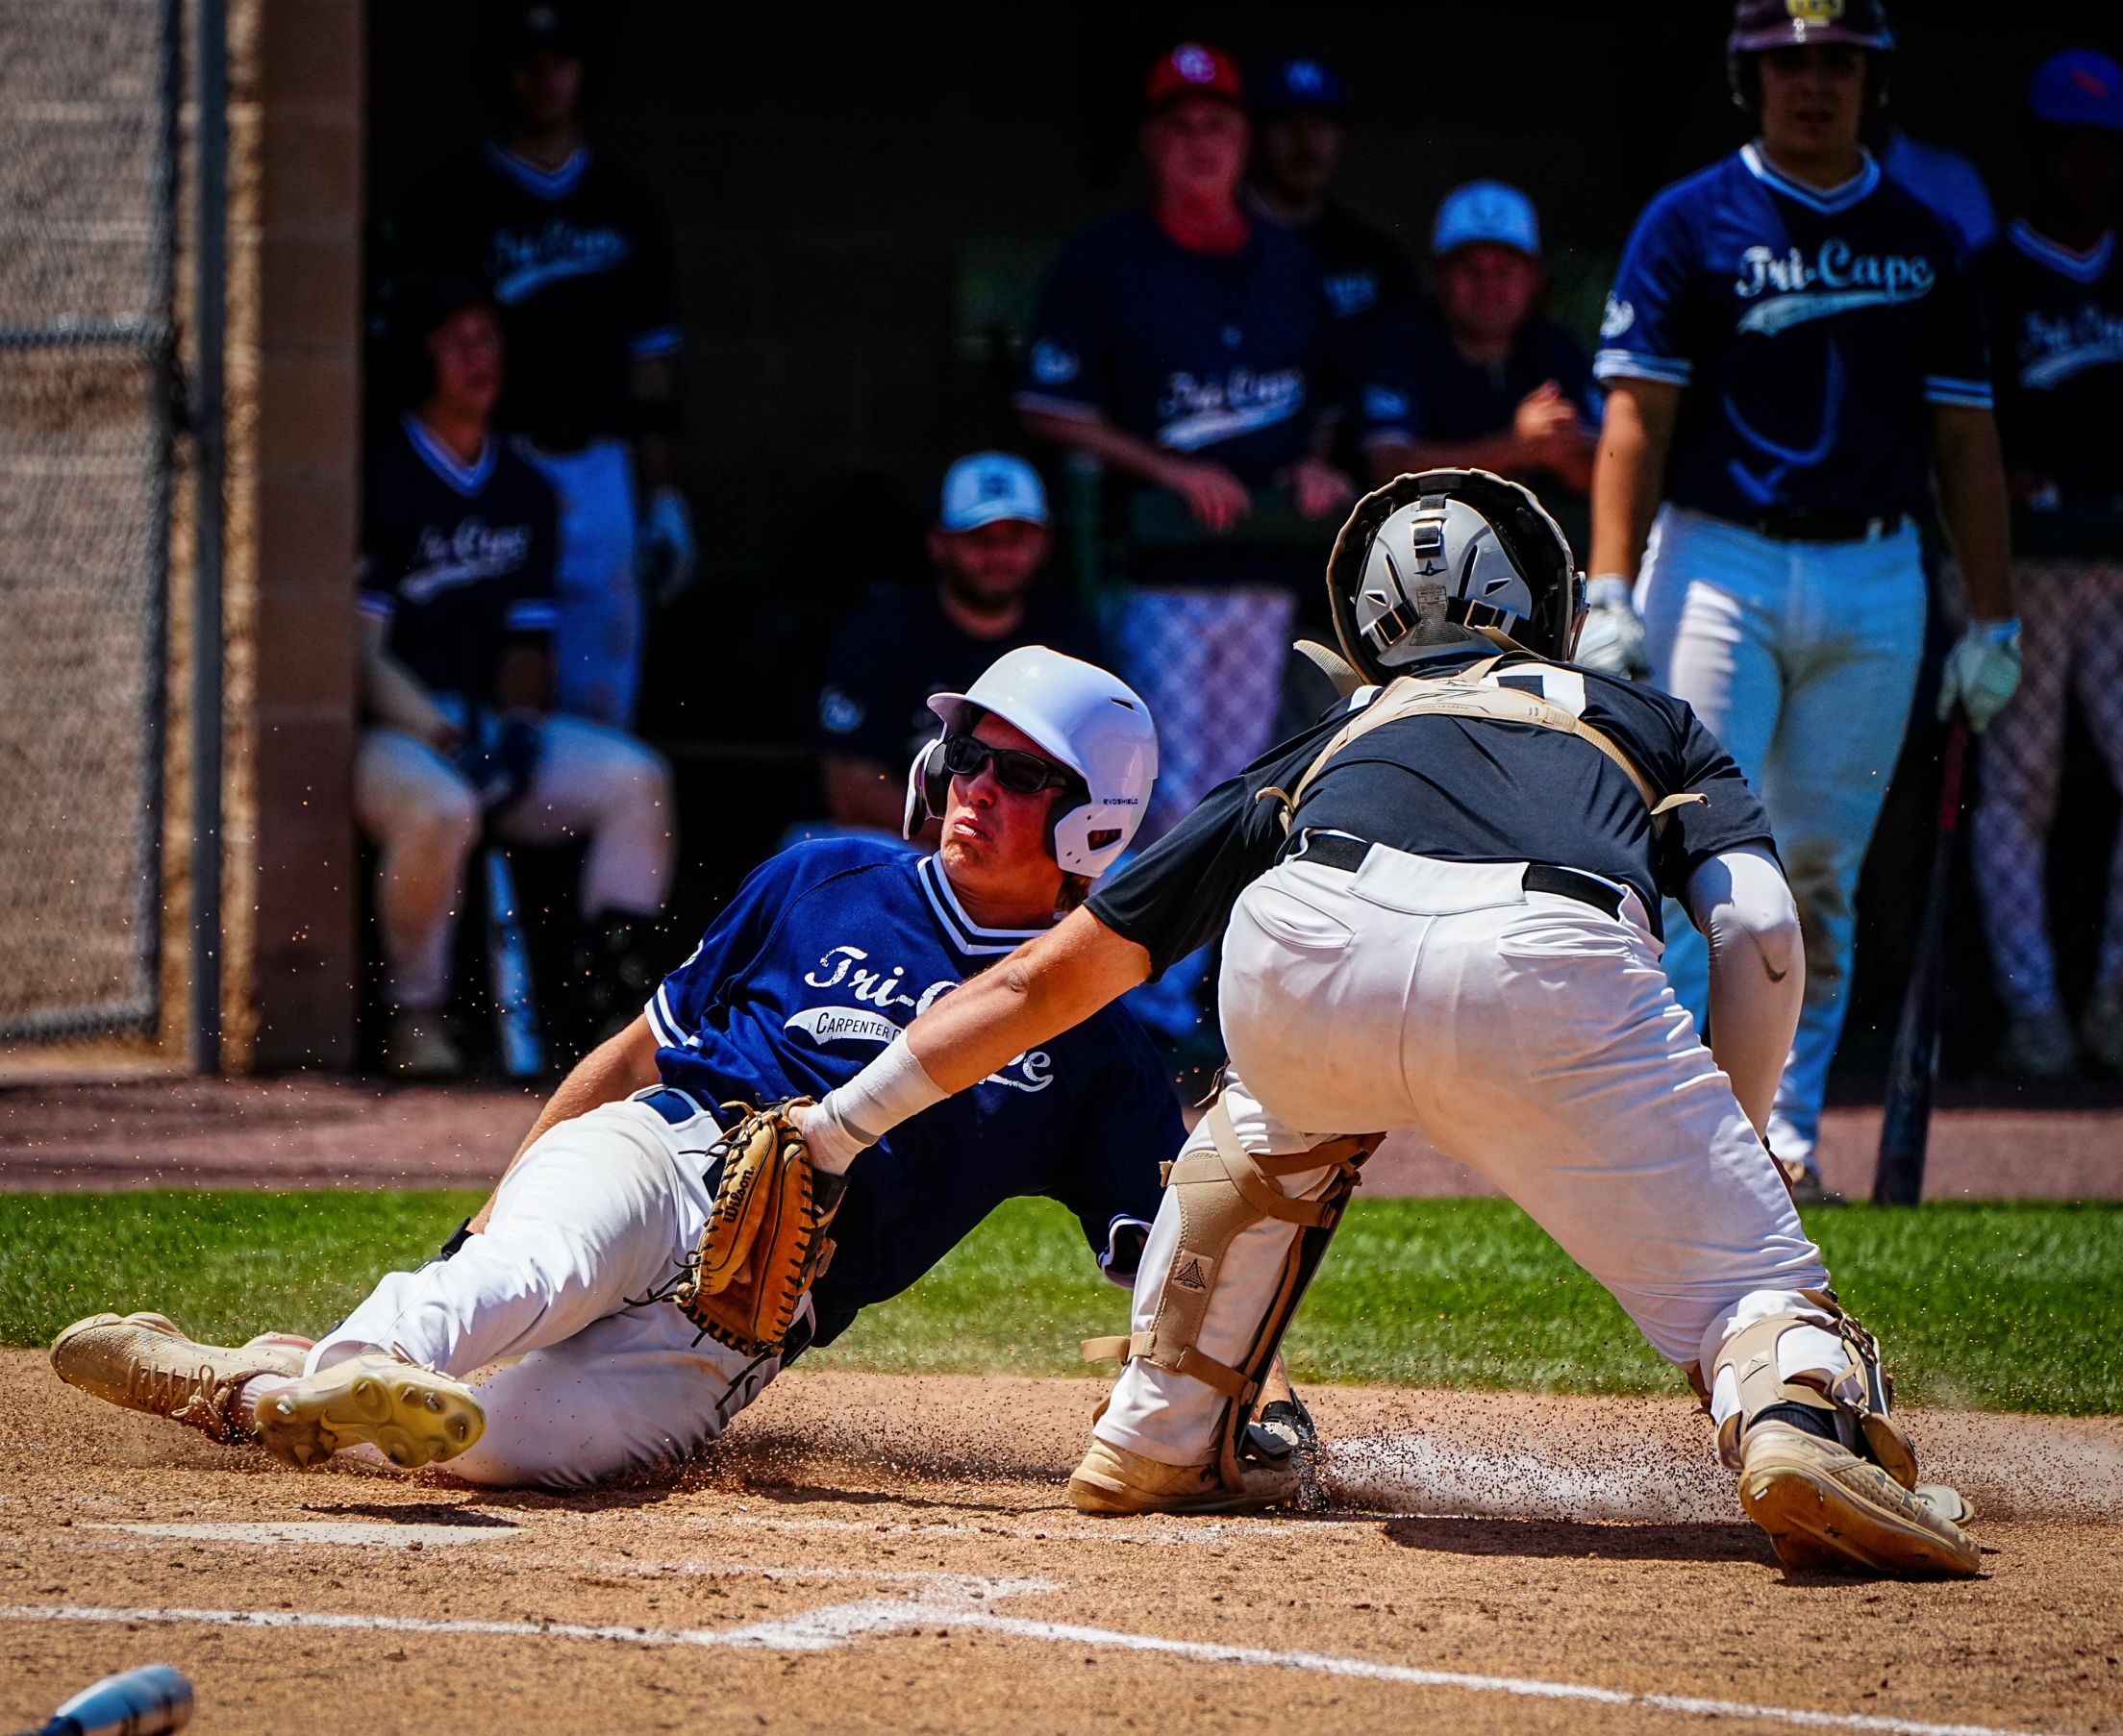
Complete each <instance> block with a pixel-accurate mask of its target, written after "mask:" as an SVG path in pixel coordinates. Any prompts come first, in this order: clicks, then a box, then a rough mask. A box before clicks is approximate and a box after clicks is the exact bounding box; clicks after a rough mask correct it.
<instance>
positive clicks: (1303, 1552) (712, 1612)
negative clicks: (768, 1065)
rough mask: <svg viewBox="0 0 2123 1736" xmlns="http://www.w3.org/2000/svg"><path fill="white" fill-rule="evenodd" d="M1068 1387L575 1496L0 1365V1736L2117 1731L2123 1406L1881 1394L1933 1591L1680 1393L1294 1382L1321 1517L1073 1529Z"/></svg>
mask: <svg viewBox="0 0 2123 1736" xmlns="http://www.w3.org/2000/svg"><path fill="white" fill-rule="evenodd" d="M1099 1390H1100V1388H1099V1387H1098V1386H1097V1385H1096V1384H1094V1383H1089V1382H1075V1381H1021V1380H1004V1379H987V1380H971V1379H949V1378H889V1377H871V1376H845V1375H834V1374H824V1373H809V1372H807V1371H804V1370H801V1369H799V1370H796V1371H794V1372H792V1373H791V1374H790V1375H788V1376H785V1378H784V1379H783V1380H781V1381H779V1382H777V1383H776V1384H775V1385H774V1386H773V1387H772V1388H771V1389H770V1390H769V1391H768V1393H767V1395H766V1397H765V1398H764V1399H762V1401H760V1403H759V1404H757V1405H756V1406H755V1407H754V1408H753V1409H752V1410H750V1411H748V1412H746V1413H745V1414H744V1416H743V1417H742V1418H741V1419H740V1420H739V1421H738V1423H737V1425H736V1426H735V1427H734V1429H733V1430H732V1432H731V1435H730V1436H729V1437H728V1438H727V1439H726V1440H724V1441H723V1442H721V1443H718V1444H717V1445H716V1446H715V1447H714V1448H712V1450H711V1451H709V1452H708V1454H707V1455H705V1456H704V1457H703V1458H702V1459H701V1460H700V1461H698V1462H696V1463H694V1464H692V1465H690V1466H688V1467H687V1468H685V1469H684V1470H682V1471H678V1472H674V1473H671V1474H668V1475H665V1476H658V1477H653V1478H647V1479H643V1480H641V1481H639V1482H638V1483H636V1484H634V1485H632V1486H629V1487H626V1488H619V1489H611V1490H606V1491H603V1492H600V1493H598V1494H595V1495H589V1496H582V1497H574V1498H568V1497H556V1496H548V1495H538V1494H507V1493H494V1492H489V1491H481V1490H476V1489H472V1488H469V1487H466V1486H464V1485H462V1484H456V1483H453V1482H451V1481H450V1480H449V1478H448V1477H447V1476H446V1475H443V1474H442V1473H440V1472H430V1473H425V1474H422V1475H420V1476H411V1477H409V1476H398V1475H395V1474H391V1473H388V1472H387V1471H382V1470H374V1471H371V1470H368V1469H365V1468H362V1467H360V1466H357V1465H343V1464H342V1466H341V1467H339V1468H335V1469H333V1470H331V1471H328V1472H324V1473H317V1474H311V1475H300V1474H295V1473H290V1472H286V1471H283V1470H281V1469H280V1468H279V1467H277V1466H275V1465H273V1464H272V1463H271V1462H270V1461H269V1460H267V1459H265V1458H264V1457H263V1456H262V1454H260V1453H258V1452H257V1451H252V1450H233V1451H232V1450H225V1449H220V1448H216V1447H214V1446H212V1444H211V1443H209V1442H207V1441H206V1440H204V1439H203V1438H201V1437H200V1436H198V1435H196V1434H192V1433H190V1432H188V1431H187V1430H184V1429H181V1428H179V1427H178V1426H175V1425H172V1424H168V1423H164V1422H162V1421H161V1420H159V1419H156V1418H149V1417H141V1416H135V1415H131V1414H129V1413H126V1412H122V1411H118V1410H114V1409H112V1408H110V1407H107V1406H104V1405H101V1404H98V1403H97V1402H95V1401H92V1400H89V1399H87V1397H85V1396H83V1395H81V1394H79V1393H76V1392H73V1391H71V1390H70V1389H68V1388H65V1387H63V1386H62V1385H61V1384H60V1383H59V1382H58V1381H57V1380H56V1379H55V1378H54V1377H53V1376H51V1374H50V1372H49V1370H48V1368H47V1367H46V1366H45V1364H44V1361H43V1358H42V1357H41V1356H39V1355H37V1353H35V1352H7V1353H5V1355H4V1356H0V1415H5V1416H6V1417H7V1418H8V1419H9V1421H8V1424H7V1426H6V1429H5V1433H4V1435H0V1468H4V1469H0V1540H4V1541H0V1606H4V1607H0V1724H5V1725H7V1727H11V1728H12V1727H13V1725H14V1724H22V1723H27V1722H31V1721H33V1720H36V1719H38V1718H41V1717H43V1716H44V1715H46V1714H47V1713H48V1712H49V1711H50V1710H51V1708H52V1707H53V1706H54V1705H56V1704H57V1703H58V1702H59V1700H60V1699H62V1698H63V1697H64V1696H65V1695H66V1694H68V1693H70V1692H72V1691H73V1690H74V1689H75V1688H77V1687H79V1686H80V1685H81V1684H82V1683H84V1682H86V1681H87V1680H88V1679H89V1678H90V1677H92V1676H95V1675H98V1674H103V1673H105V1672H108V1671H111V1670H114V1669H119V1668H124V1667H129V1666H131V1665H135V1664H139V1663H145V1662H150V1661H157V1660H162V1661H168V1662H174V1663H176V1664H178V1665H179V1666H180V1667H182V1668H183V1669H185V1670H186V1671H187V1673H188V1674H190V1675H191V1677H192V1678H193V1680H194V1682H195V1683H196V1684H197V1687H198V1692H199V1699H200V1711H199V1715H198V1718H197V1720H196V1722H195V1723H194V1724H193V1726H192V1727H193V1728H194V1729H196V1730H199V1731H201V1732H206V1733H208V1736H211V1733H212V1732H214V1731H225V1730H237V1729H245V1730H251V1731H281V1730H301V1729H325V1728H328V1729H332V1730H334V1731H350V1732H360V1731H393V1730H409V1731H420V1730H445V1729H446V1730H448V1731H450V1732H452V1733H453V1736H456V1733H459V1732H462V1736H487V1733H488V1732H510V1733H511V1736H519V1733H520V1732H522V1731H525V1730H527V1729H536V1730H537V1731H539V1732H541V1736H542V1733H543V1732H563V1731H574V1730H583V1731H589V1730H596V1731H625V1730H637V1729H639V1730H655V1729H677V1730H687V1731H722V1730H757V1729H760V1728H762V1727H768V1728H772V1727H802V1728H812V1727H821V1726H831V1727H837V1728H846V1729H850V1730H899V1729H905V1730H962V1729H1008V1730H1049V1729H1052V1730H1062V1729H1069V1730H1077V1729H1115V1730H1119V1729H1140V1730H1146V1731H1173V1730H1184V1729H1196V1728H1216V1727H1227V1726H1228V1727H1231V1728H1235V1729H1236V1728H1251V1729H1259V1728H1262V1727H1282V1728H1287V1729H1303V1730H1314V1731H1325V1730H1332V1731H1333V1732H1334V1733H1335V1736H1345V1733H1346V1732H1354V1731H1365V1730H1386V1729H1408V1728H1435V1729H1452V1730H1474V1731H1482V1732H1489V1731H1522V1730H1570V1731H1596V1732H1606V1731H1620V1730H1638V1729H1651V1730H1659V1729H1673V1730H1676V1731H1681V1730H1686V1729H1690V1728H1698V1727H1703V1726H1706V1725H1707V1724H1712V1723H1714V1724H1717V1726H1718V1727H1719V1728H1720V1729H1738V1730H1757V1729H1760V1730H1776V1729H1789V1728H1792V1727H1794V1726H1795V1725H1802V1726H1811V1727H1823V1726H1826V1727H1856V1728H1869V1729H1872V1730H1876V1731H1877V1730H1901V1731H1910V1732H1914V1731H1918V1730H1920V1729H1923V1728H1925V1727H1927V1726H1928V1727H1930V1728H1932V1729H1937V1728H1938V1727H1939V1726H1942V1725H1948V1724H1951V1725H1959V1726H1961V1728H1962V1729H1964V1730H1966V1729H1971V1728H1975V1729H2011V1730H2040V1731H2066V1730H2086V1731H2091V1730H2113V1729H2117V1728H2119V1727H2123V1663H2119V1657H2123V1616H2119V1614H2118V1609H2117V1603H2116V1598H2115V1587H2116V1586H2117V1584H2118V1583H2119V1582H2123V1525H2119V1524H2118V1520H2119V1518H2123V1422H2118V1421H2114V1420H2107V1419H2103V1420H2093V1421H2079V1422H2065V1421H2057V1420H2050V1419H2031V1418H2021V1417H1997V1416H1966V1415H1959V1414H1954V1413H1942V1412H1932V1413H1923V1412H1918V1413H1913V1415H1914V1421H1913V1426H1914V1427H1915V1429H1916V1432H1917V1434H1918V1437H1919V1441H1920V1443H1921V1444H1922V1445H1923V1446H1924V1447H1925V1449H1926V1451H1927V1453H1928V1463H1927V1467H1926V1469H1927V1473H1928V1474H1929V1475H1934V1476H1941V1477H1944V1478H1947V1479H1950V1480H1955V1481H1958V1482H1960V1483H1961V1486H1962V1487H1963V1488H1964V1489H1966V1490H1967V1491H1968V1492H1969V1493H1970V1494H1971V1495H1972V1496H1973V1497H1974V1499H1975V1500H1976V1502H1977V1504H1978V1506H1979V1508H1981V1509H1983V1510H1984V1513H1985V1518H1984V1520H1983V1521H1982V1522H1981V1523H1980V1524H1979V1525H1978V1526H1977V1530H1978V1534H1979V1535H1980V1536H1981V1538H1982V1539H1983V1541H1984V1542H1985V1543H1986V1545H1988V1546H1990V1547H1991V1549H1992V1550H1994V1552H1993V1553H1990V1554H1987V1555H1986V1558H1985V1560H1986V1570H1987V1576H1986V1577H1985V1578H1983V1579H1981V1580H1977V1581H1973V1582H1966V1583H1958V1584H1947V1585H1929V1586H1925V1585H1904V1584H1897V1583H1893V1582H1888V1581H1880V1580H1870V1579H1864V1578H1852V1577H1844V1576H1841V1575H1819V1574H1786V1573H1785V1572H1783V1571H1782V1570H1781V1569H1779V1568H1778V1567H1776V1566H1775V1565H1774V1563H1773V1560H1772V1558H1771V1556H1770V1554H1769V1551H1768V1549H1767V1546H1766V1544H1765V1542H1764V1541H1763V1540H1762V1539H1761V1538H1760V1537H1759V1536H1758V1535H1757V1534H1756V1533H1755V1532H1754V1531H1753V1530H1752V1529H1750V1528H1748V1527H1746V1526H1745V1525H1741V1524H1738V1523H1735V1521H1736V1513H1735V1511H1734V1509H1733V1507H1732V1505H1731V1500H1732V1497H1731V1483H1730V1478H1729V1476H1728V1475H1727V1474H1724V1473H1721V1472H1719V1471H1718V1470H1716V1468H1715V1467H1714V1466H1713V1465H1712V1464H1711V1459H1710V1451H1709V1444H1708V1439H1707V1429H1706V1427H1705V1426H1704V1425H1703V1424H1702V1422H1701V1420H1700V1419H1699V1418H1698V1417H1696V1416H1695V1415H1694V1414H1693V1412H1692V1410H1691V1408H1690V1407H1689V1406H1688V1405H1687V1404H1686V1402H1685V1401H1678V1400H1677V1401H1598V1400H1568V1399H1535V1398H1526V1397H1519V1396H1514V1395H1464V1394H1453V1395H1447V1394H1435V1393H1423V1392H1409V1391H1381V1390H1361V1389H1325V1390H1321V1391H1319V1392H1318V1393H1316V1395H1314V1397H1315V1398H1316V1401H1317V1406H1316V1407H1317V1409H1318V1411H1319V1413H1320V1418H1321V1423H1322V1426H1323V1428H1324V1430H1325V1431H1326V1432H1327V1433H1328V1435H1329V1436H1330V1438H1331V1440H1332V1441H1333V1442H1334V1443H1335V1445H1334V1447H1333V1450H1332V1451H1331V1453H1330V1455H1329V1459H1328V1464H1327V1484H1328V1489H1329V1492H1330V1494H1331V1495H1332V1496H1333V1497H1334V1498H1335V1500H1336V1507H1335V1509H1334V1510H1332V1511H1331V1512H1329V1513H1327V1514H1324V1515H1320V1516H1310V1517H1295V1516H1293V1517H1289V1518H1262V1519H1240V1520H1220V1521H1219V1520H1206V1519H1194V1520H1154V1521H1107V1522H1098V1521H1092V1520H1087V1519H1085V1518H1082V1517H1079V1516H1077V1515H1075V1514H1073V1513H1071V1512H1070V1511H1069V1510H1068V1508H1067V1507H1066V1504H1065V1502H1064V1501H1063V1499H1062V1478H1063V1477H1064V1476H1065V1475H1066V1473H1067V1470H1068V1467H1069V1466H1070V1465H1071V1464H1072V1463H1073V1462H1074V1459H1075V1457H1076V1454H1077V1451H1079V1448H1080V1446H1081V1442H1082V1438H1083V1429H1084V1426H1085V1425H1086V1422H1087V1420H1088V1416H1089V1410H1090V1405H1091V1403H1092V1401H1093V1400H1094V1398H1095V1397H1096V1395H1097V1393H1098V1391H1099ZM1418 1513H1429V1514H1433V1515H1445V1516H1442V1517H1416V1516H1414V1515H1416V1514H1418ZM586 1630H591V1631H586ZM11 1721H12V1722H11Z"/></svg>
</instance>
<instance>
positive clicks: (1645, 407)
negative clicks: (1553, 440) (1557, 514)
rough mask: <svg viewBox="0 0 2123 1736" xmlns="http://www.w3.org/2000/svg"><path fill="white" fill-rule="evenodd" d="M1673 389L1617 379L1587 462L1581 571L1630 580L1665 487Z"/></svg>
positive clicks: (1675, 400) (1676, 404)
mask: <svg viewBox="0 0 2123 1736" xmlns="http://www.w3.org/2000/svg"><path fill="white" fill-rule="evenodd" d="M1680 403H1681V393H1680V389H1679V388H1678V387H1676V386H1670V385H1660V384H1654V383H1652V382H1649V381H1637V380H1617V381H1616V382H1614V384H1613V386H1612V389H1611V390H1610V391H1609V393H1608V397H1607V414H1606V418H1605V420H1604V421H1603V422H1602V424H1601V427H1600V443H1599V449H1598V452H1597V454H1596V455H1595V457H1594V459H1593V461H1592V548H1591V555H1590V558H1589V559H1588V560H1587V561H1586V571H1587V572H1589V573H1592V574H1594V575H1595V576H1605V575H1611V576H1613V577H1615V578H1618V579H1632V580H1633V579H1635V578H1636V565H1637V562H1638V561H1639V560H1640V559H1641V558H1642V557H1643V552H1644V537H1645V535H1646V534H1647V533H1649V531H1650V530H1651V518H1652V514H1653V512H1654V511H1656V510H1657V509H1658V506H1659V495H1660V491H1661V488H1662V487H1663V486H1664V484H1665V475H1666V453H1667V449H1668V448H1669V447H1670V445H1671V444H1672V440H1673V422H1674V417H1675V415H1676V413H1677V412H1678V410H1679V409H1680Z"/></svg>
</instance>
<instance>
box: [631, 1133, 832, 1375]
mask: <svg viewBox="0 0 2123 1736" xmlns="http://www.w3.org/2000/svg"><path fill="white" fill-rule="evenodd" d="M810 1103H811V1100H810V1099H809V1098H802V1097H795V1098H789V1099H788V1100H787V1101H786V1102H783V1103H778V1104H770V1105H768V1106H767V1107H766V1108H764V1109H754V1108H751V1107H750V1106H749V1105H748V1104H725V1105H724V1107H725V1108H729V1109H739V1110H742V1111H743V1112H744V1114H743V1119H741V1120H740V1121H738V1122H737V1123H736V1124H734V1125H733V1126H732V1127H731V1128H729V1130H728V1131H726V1132H725V1133H724V1134H723V1135H722V1137H721V1139H720V1140H719V1141H718V1142H717V1144H716V1147H715V1148H714V1149H715V1150H716V1151H717V1152H718V1153H720V1154H721V1156H722V1176H721V1178H720V1179H719V1180H718V1182H717V1183H716V1187H715V1201H714V1205H713V1207H712V1209H711V1210H710V1212H709V1214H708V1225H707V1228H704V1229H703V1230H702V1231H701V1232H700V1246H699V1247H698V1248H696V1249H695V1250H694V1251H693V1257H692V1259H691V1260H690V1261H689V1262H688V1263H687V1273H686V1276H685V1278H684V1280H683V1281H682V1282H680V1283H679V1284H678V1286H677V1287H676V1288H675V1289H674V1290H672V1292H671V1300H672V1301H673V1302H676V1303H677V1304H678V1306H679V1309H680V1311H681V1312H682V1313H684V1314H685V1316H686V1318H687V1319H688V1320H690V1321H691V1322H692V1323H693V1324H694V1325H695V1326H697V1327H700V1329H701V1330H702V1331H703V1332H705V1333H707V1334H708V1336H709V1337H711V1338H712V1339H714V1340H715V1341H716V1342H717V1343H718V1344H726V1345H728V1346H730V1348H731V1349H732V1350H736V1351H741V1352H745V1353H746V1354H747V1355H753V1356H761V1355H766V1354H769V1353H770V1352H775V1351H779V1350H780V1349H781V1348H782V1345H783V1342H784V1341H785V1340H786V1339H787V1337H788V1329H789V1327H790V1325H791V1324H792V1323H793V1322H794V1321H795V1318H796V1309H797V1307H798V1305H799V1304H800V1303H801V1302H803V1300H804V1296H805V1293H806V1292H807V1291H809V1290H810V1288H811V1286H812V1280H813V1279H815V1278H816V1277H817V1276H818V1275H819V1274H820V1273H821V1272H823V1271H824V1270H825V1269H826V1262H827V1261H828V1260H829V1259H830V1258H832V1255H833V1238H832V1237H831V1236H829V1235H828V1234H827V1233H826V1231H827V1228H828V1227H829V1226H831V1224H832V1223H833V1214H834V1212H835V1211H836V1210H837V1209H838V1207H839V1204H840V1197H841V1195H842V1194H844V1193H845V1192H846V1191H847V1179H846V1178H845V1177H842V1176H836V1175H832V1174H829V1173H828V1172H827V1171H825V1170H821V1169H817V1168H815V1167H814V1166H813V1165H812V1161H811V1152H810V1149H809V1148H808V1147H807V1146H806V1145H805V1144H804V1136H803V1135H802V1134H801V1133H799V1132H798V1131H797V1130H796V1126H795V1123H794V1122H793V1121H792V1120H791V1119H790V1117H789V1111H790V1110H792V1109H795V1108H797V1107H800V1106H801V1107H809V1106H810Z"/></svg>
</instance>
